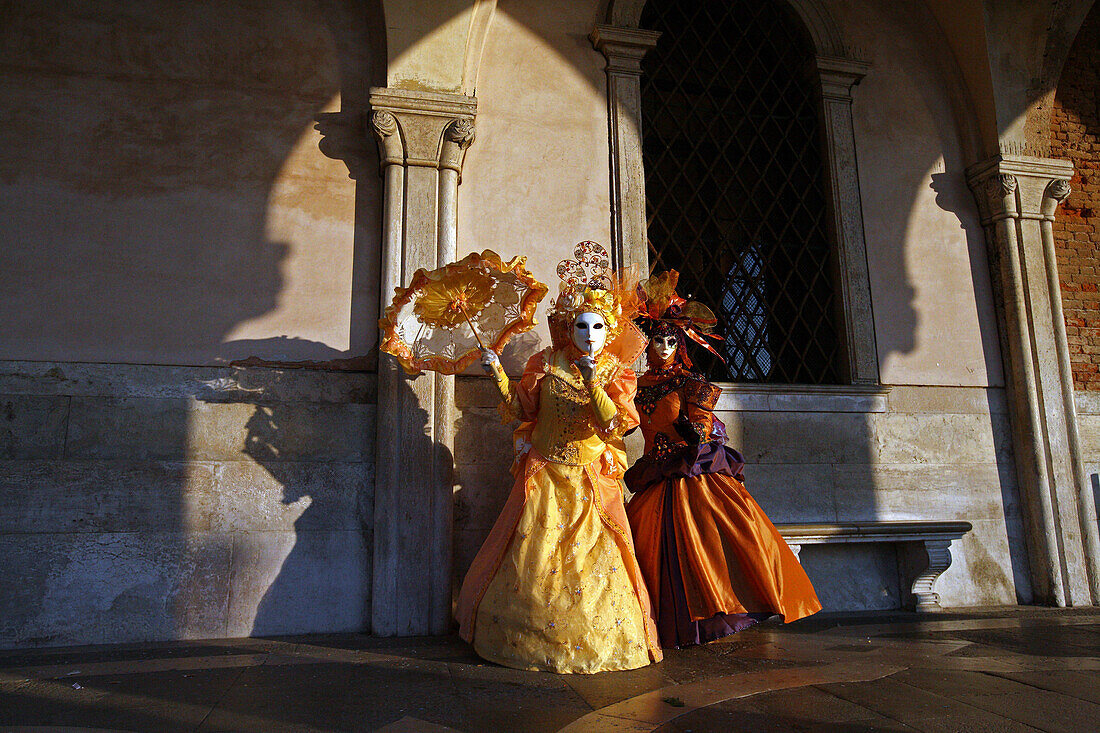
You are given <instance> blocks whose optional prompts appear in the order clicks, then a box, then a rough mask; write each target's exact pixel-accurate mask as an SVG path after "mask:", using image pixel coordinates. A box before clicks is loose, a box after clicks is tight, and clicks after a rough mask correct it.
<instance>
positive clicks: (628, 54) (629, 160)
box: [591, 25, 661, 274]
mask: <svg viewBox="0 0 1100 733" xmlns="http://www.w3.org/2000/svg"><path fill="white" fill-rule="evenodd" d="M660 35H661V34H660V33H658V32H657V31H646V30H640V29H638V28H619V27H616V26H610V25H597V26H596V29H595V30H593V31H592V35H591V40H592V45H593V46H595V47H596V50H597V51H599V52H600V53H602V54H603V55H604V56H606V57H607V125H608V141H609V143H610V148H611V260H612V261H611V264H612V266H613V267H615V268H616V269H618V268H620V267H629V266H631V265H637V267H638V269H639V271H640V273H642V274H644V273H646V272H648V271H649V249H648V245H647V240H646V212H645V169H644V167H643V164H642V88H641V86H642V85H641V80H642V59H643V58H645V55H646V53H648V52H649V51H650V49H652V48H653V47H655V46H656V45H657V39H658V38H659V37H660Z"/></svg>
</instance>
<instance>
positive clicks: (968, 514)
mask: <svg viewBox="0 0 1100 733" xmlns="http://www.w3.org/2000/svg"><path fill="white" fill-rule="evenodd" d="M833 477H834V487H835V488H834V490H835V492H836V504H837V520H838V521H841V522H857V521H867V520H883V521H890V520H899V521H900V520H908V519H929V520H932V519H942V520H954V519H959V520H966V521H970V522H973V521H976V520H981V519H998V520H1000V521H1001V522H1002V523H1003V522H1004V510H1003V505H1002V486H1001V482H1002V481H1003V480H1005V479H1007V478H1010V477H1008V476H1005V475H1004V474H1003V473H1002V472H1000V471H999V470H998V467H997V465H996V464H993V463H986V464H961V465H946V464H924V465H915V464H895V465H879V466H872V467H866V466H836V467H834V469H833ZM868 482H869V483H870V484H871V485H870V486H868ZM1009 488H1010V489H1011V488H1012V487H1009Z"/></svg>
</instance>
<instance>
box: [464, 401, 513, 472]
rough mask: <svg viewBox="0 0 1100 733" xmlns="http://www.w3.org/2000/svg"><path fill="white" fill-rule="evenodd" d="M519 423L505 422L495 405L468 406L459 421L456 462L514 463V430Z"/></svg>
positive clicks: (505, 464)
mask: <svg viewBox="0 0 1100 733" xmlns="http://www.w3.org/2000/svg"><path fill="white" fill-rule="evenodd" d="M515 427H516V425H515V424H501V422H500V413H499V412H497V410H496V409H495V408H486V407H468V408H466V409H465V410H463V411H462V412H460V413H459V414H458V419H457V420H456V422H455V448H454V457H455V465H456V466H462V465H466V464H472V463H488V464H492V465H493V466H497V467H500V466H503V469H504V471H505V472H507V470H508V466H510V465H511V463H512V431H513V430H515Z"/></svg>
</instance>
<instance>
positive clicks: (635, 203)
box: [591, 0, 880, 386]
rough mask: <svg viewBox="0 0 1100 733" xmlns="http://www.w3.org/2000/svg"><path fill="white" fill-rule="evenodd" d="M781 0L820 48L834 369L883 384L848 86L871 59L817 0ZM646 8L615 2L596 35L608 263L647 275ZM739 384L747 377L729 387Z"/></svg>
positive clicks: (638, 1)
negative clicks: (604, 131) (603, 102)
mask: <svg viewBox="0 0 1100 733" xmlns="http://www.w3.org/2000/svg"><path fill="white" fill-rule="evenodd" d="M651 1H652V0H651ZM777 1H780V2H784V3H785V4H786V5H787V6H788V7H789V8H790V10H791V11H793V15H794V16H795V21H796V22H798V21H801V22H802V24H803V25H804V27H805V28H806V30H807V32H808V34H809V36H810V38H811V41H812V43H813V46H814V62H813V71H814V72H815V74H816V76H817V78H818V80H819V83H820V90H821V107H820V109H819V114H820V120H821V133H822V136H823V141H824V145H823V149H822V153H823V158H824V163H825V186H826V199H827V201H826V205H827V206H828V209H829V212H828V214H829V215H828V222H829V227H828V235H829V237H830V240H831V244H832V246H833V261H834V263H835V275H834V276H835V287H836V303H837V308H838V309H839V312H838V313H837V314H836V316H837V333H838V336H839V338H841V339H842V341H843V343H842V344H841V348H840V349H839V354H840V363H838V364H837V372H838V374H839V375H840V379H841V380H842V382H843V383H845V384H848V385H853V386H860V385H878V384H880V376H879V365H878V349H877V344H876V341H875V326H874V317H873V312H872V307H871V286H870V273H869V270H868V265H867V244H866V235H865V231H864V226H863V206H862V199H861V196H860V190H859V168H858V161H857V159H856V145H855V131H854V126H853V122H852V89H853V87H855V86H856V85H857V84H858V83H859V82H860V81H861V80H862V79H863V77H864V76H865V75H866V74H867V73H868V71H869V70H870V69H871V66H870V64H868V63H867V62H864V61H861V60H859V59H857V58H856V57H855V56H856V54H855V53H853V52H852V51H851V50H850V47H849V46H848V45H847V44H845V43H844V41H843V39H842V37H841V35H840V32H839V29H838V27H837V25H836V23H835V22H834V21H833V20H832V18H831V17H830V15H829V14H828V12H827V11H826V10H825V9H824V7H822V6H821V4H820V2H818V0H777ZM644 7H645V0H618V1H617V0H612V2H611V4H610V6H609V7H608V12H607V16H606V17H607V20H608V23H607V24H598V25H597V26H596V28H595V29H594V30H593V32H592V35H591V40H592V43H593V45H594V46H595V48H596V50H598V51H600V52H601V53H602V54H603V55H604V56H605V57H606V58H607V67H606V73H607V103H608V135H609V146H610V161H609V163H610V186H611V192H610V193H611V232H612V241H611V250H612V251H611V256H612V261H613V264H614V266H616V267H624V266H631V265H634V266H636V267H638V268H639V269H641V270H642V271H644V272H648V270H649V252H648V246H647V235H646V224H645V222H646V209H645V168H644V165H643V161H642V135H643V134H644V130H643V129H642V125H641V114H642V113H641V75H642V69H641V62H642V59H643V58H644V57H645V55H646V53H648V52H649V51H650V50H652V49H653V48H654V47H655V46H656V44H657V39H658V38H659V37H660V34H659V33H657V32H655V31H649V30H645V29H641V28H638V21H639V19H640V17H641V14H642V10H643V8H644ZM733 384H750V383H730V386H733ZM791 386H793V385H791Z"/></svg>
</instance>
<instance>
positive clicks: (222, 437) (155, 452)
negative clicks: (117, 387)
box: [66, 396, 250, 461]
mask: <svg viewBox="0 0 1100 733" xmlns="http://www.w3.org/2000/svg"><path fill="white" fill-rule="evenodd" d="M221 407H222V408H223V409H222V410H219V413H221V414H220V415H219V417H222V420H220V422H221V423H222V425H220V426H219V427H221V428H222V429H221V430H218V431H213V432H207V433H206V434H201V433H198V432H196V436H197V437H196V443H198V445H197V446H196V448H198V450H197V451H196V452H194V453H192V452H191V446H190V445H189V444H190V442H191V441H190V437H189V436H190V432H191V426H192V422H193V413H195V412H196V411H197V410H201V409H202V407H201V403H194V402H192V401H191V400H188V399H180V398H151V399H149V398H108V397H95V396H90V397H74V398H73V404H72V412H71V417H70V419H69V437H68V441H67V445H66V452H67V454H68V455H69V456H70V457H72V458H78V459H100V460H111V459H114V460H123V459H147V460H167V461H171V460H186V459H187V458H194V459H198V460H214V459H217V458H224V457H226V456H231V455H233V454H234V453H236V454H239V453H240V451H241V448H242V447H243V445H244V441H243V436H242V435H241V434H240V431H237V434H234V433H233V432H230V431H227V430H225V427H227V426H226V425H225V423H227V422H232V421H230V420H226V419H225V417H226V414H225V413H227V412H230V411H232V412H235V413H236V422H238V423H243V422H244V421H246V420H247V419H248V418H247V416H248V415H249V414H250V410H249V409H248V408H249V406H248V405H241V404H234V405H223V406H221Z"/></svg>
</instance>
